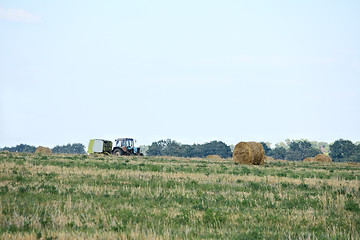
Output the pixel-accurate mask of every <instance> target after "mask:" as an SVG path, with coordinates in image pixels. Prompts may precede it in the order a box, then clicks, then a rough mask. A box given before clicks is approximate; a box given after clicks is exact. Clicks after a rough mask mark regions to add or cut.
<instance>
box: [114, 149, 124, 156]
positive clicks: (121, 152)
mask: <svg viewBox="0 0 360 240" xmlns="http://www.w3.org/2000/svg"><path fill="white" fill-rule="evenodd" d="M114 155H116V156H121V155H124V152H123V151H122V150H120V149H115V150H114Z"/></svg>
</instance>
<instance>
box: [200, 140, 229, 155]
mask: <svg viewBox="0 0 360 240" xmlns="http://www.w3.org/2000/svg"><path fill="white" fill-rule="evenodd" d="M201 147H202V154H201V155H202V156H201V157H206V156H209V155H219V156H220V157H222V158H227V157H231V156H232V152H231V149H230V147H229V146H228V145H226V144H225V143H223V142H221V141H212V142H209V143H205V144H202V146H201Z"/></svg>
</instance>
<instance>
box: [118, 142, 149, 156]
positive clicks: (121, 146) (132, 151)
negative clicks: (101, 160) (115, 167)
mask: <svg viewBox="0 0 360 240" xmlns="http://www.w3.org/2000/svg"><path fill="white" fill-rule="evenodd" d="M112 154H114V155H117V156H121V155H138V156H143V155H144V154H142V153H141V152H140V148H138V147H135V145H134V139H133V138H117V139H115V147H114V149H113V150H112Z"/></svg>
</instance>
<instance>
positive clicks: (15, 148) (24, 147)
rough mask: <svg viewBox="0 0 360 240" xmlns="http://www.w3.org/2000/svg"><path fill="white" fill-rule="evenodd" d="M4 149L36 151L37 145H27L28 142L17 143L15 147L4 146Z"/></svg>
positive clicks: (10, 150)
mask: <svg viewBox="0 0 360 240" xmlns="http://www.w3.org/2000/svg"><path fill="white" fill-rule="evenodd" d="M2 150H3V151H9V152H28V153H34V152H35V151H36V147H34V146H30V145H27V144H20V145H16V146H15V147H4V148H3V149H2Z"/></svg>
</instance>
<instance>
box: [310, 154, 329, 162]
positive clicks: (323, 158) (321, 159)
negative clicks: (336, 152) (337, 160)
mask: <svg viewBox="0 0 360 240" xmlns="http://www.w3.org/2000/svg"><path fill="white" fill-rule="evenodd" d="M303 161H304V162H332V159H331V157H329V156H327V155H325V154H321V153H320V154H318V155H316V156H315V157H307V158H305V159H304V160H303Z"/></svg>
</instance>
